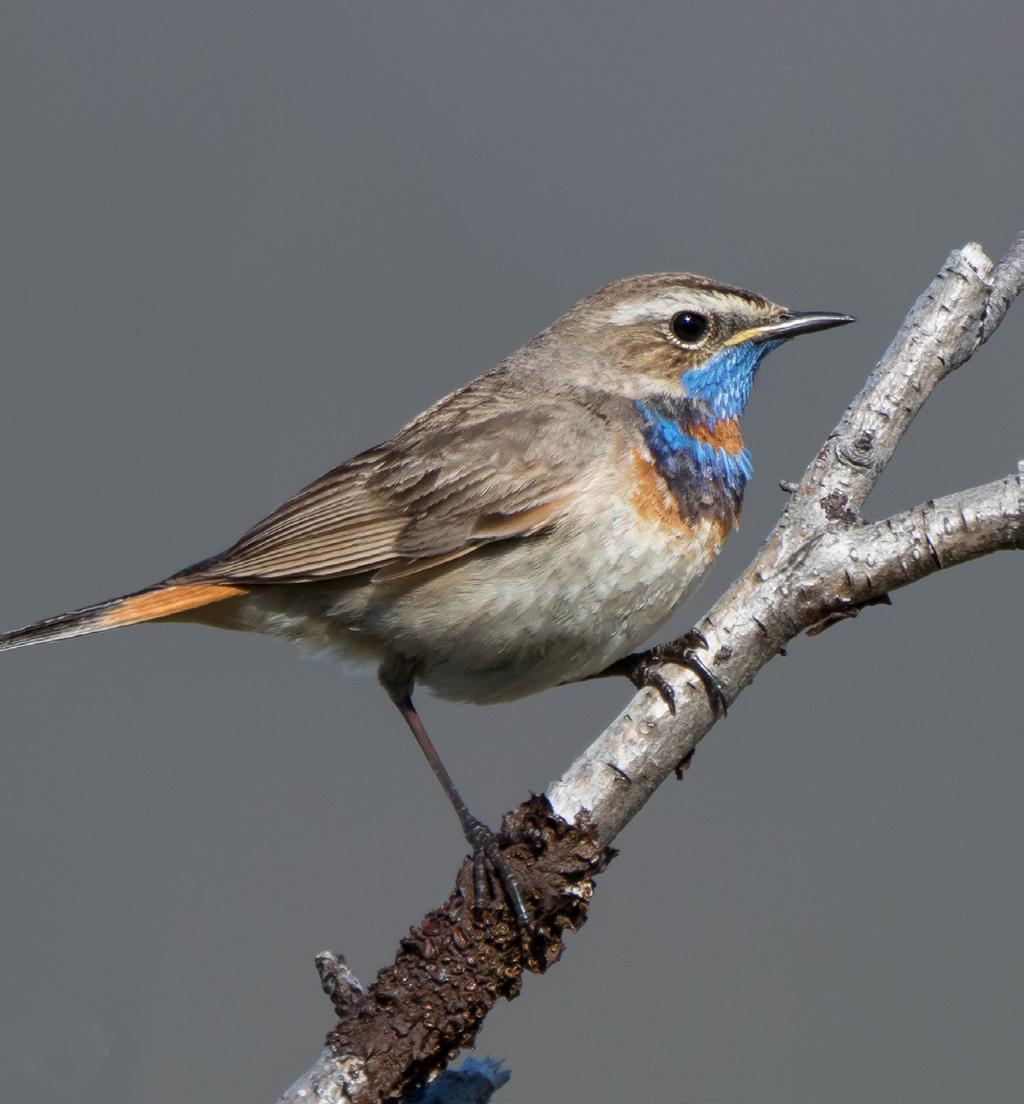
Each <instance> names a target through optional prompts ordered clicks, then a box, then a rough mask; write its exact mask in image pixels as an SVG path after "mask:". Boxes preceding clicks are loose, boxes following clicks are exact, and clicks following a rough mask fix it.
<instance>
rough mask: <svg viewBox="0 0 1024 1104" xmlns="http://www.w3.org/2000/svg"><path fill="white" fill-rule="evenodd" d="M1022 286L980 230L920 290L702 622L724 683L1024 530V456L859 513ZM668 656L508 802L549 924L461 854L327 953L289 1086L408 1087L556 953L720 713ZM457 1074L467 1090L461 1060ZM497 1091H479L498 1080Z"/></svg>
mask: <svg viewBox="0 0 1024 1104" xmlns="http://www.w3.org/2000/svg"><path fill="white" fill-rule="evenodd" d="M1022 289H1024V234H1021V235H1019V236H1018V238H1017V240H1016V242H1015V243H1014V246H1013V248H1012V249H1011V250H1010V253H1009V254H1008V255H1007V257H1006V259H1005V260H1003V261H1002V262H1001V263H1000V264H999V265H998V266H995V267H994V268H993V266H992V264H991V262H990V261H989V260H988V258H987V257H986V256H985V254H984V253H983V252H982V250H981V249H980V247H978V246H977V245H967V246H964V248H963V249H960V250H957V251H955V252H954V253H952V254H951V255H950V257H949V259H948V260H947V262H946V264H945V265H944V266H943V268H942V270H941V271H940V273H939V274H938V276H937V277H936V278H935V280H934V281H933V282H932V284H931V286H930V287H929V288H928V290H927V291H926V292H925V294H924V295H922V296H921V298H920V299H919V300H918V302H917V303H916V304H915V305H914V307H913V309H912V310H911V312H910V313H909V315H908V316H907V319H906V320H905V322H904V323H903V325H902V327H901V328H900V331H899V333H898V334H897V335H896V337H895V338H894V340H893V342H892V344H891V345H890V346H889V349H888V350H887V351H886V353H885V354H884V356H883V357H882V359H881V361H880V362H879V364H878V365H877V367H876V368H875V369H874V371H873V372H872V373H871V375H870V376H869V378H868V380H867V383H866V384H865V386H864V388H863V390H862V391H861V393H860V394H859V395H858V396H857V397H856V398H855V399H854V401H853V402H852V403H851V405H850V406H849V408H848V409H847V410H846V412H845V414H844V415H843V418H842V419H841V421H840V422H839V424H838V426H837V427H836V428H835V430H834V431H833V432H832V433H831V434H830V435H829V438H828V440H827V441H826V442H825V443H824V445H823V446H822V448H821V449H820V451H819V452H818V454H817V456H816V457H815V458H814V459H813V460H812V461H811V464H810V465H809V467H808V469H807V471H806V472H805V474H804V477H803V479H802V480H801V482H800V483H799V485H796V486H790V485H787V487H786V488H785V489H786V490H788V491H790V497H789V501H788V502H787V505H786V508H785V509H784V511H783V513H782V516H781V518H780V519H779V521H778V523H777V524H776V526H775V528H774V529H773V530H772V532H771V533H770V534H769V536H768V538H767V540H766V541H765V543H764V545H763V546H762V548H761V550H760V551H759V552H758V554H757V556H756V557H755V559H754V561H753V563H752V564H751V565H750V566H749V567H748V568H747V570H746V571H745V572H744V573H743V574H742V575H741V576H740V577H739V578H738V579H737V580H736V581H735V582H734V583H733V584H732V586H731V587H730V588H729V590H728V591H727V592H726V593H725V595H723V597H722V598H721V599H720V600H719V601H718V602H717V603H716V604H715V606H714V607H713V608H712V610H711V611H710V612H709V613H708V615H707V616H706V617H705V618H704V619H703V620H702V621H701V622H700V625H699V628H700V629H701V631H702V632H703V633H704V635H705V636H706V637H707V640H708V643H709V651H708V655H709V657H710V664H711V666H712V668H713V670H714V672H715V675H716V677H717V678H718V679H719V680H720V681H721V683H722V684H723V686H724V688H725V690H726V694H727V696H728V698H729V700H730V701H731V700H733V699H734V698H735V697H736V695H737V694H739V693H740V692H741V691H742V689H743V688H744V687H745V686H747V685H748V684H749V683H750V682H751V681H752V680H753V678H754V677H755V676H756V674H757V673H758V671H760V669H761V668H762V667H763V666H764V665H765V664H766V663H768V662H769V660H771V659H772V658H773V657H774V656H775V655H777V654H779V652H780V651H781V650H782V649H783V648H784V646H785V645H786V643H787V642H788V641H789V640H791V639H792V638H793V637H794V636H796V635H797V634H799V633H800V632H803V631H808V630H809V631H811V632H814V631H818V630H820V629H821V628H823V627H826V626H827V625H828V624H830V623H832V622H833V621H835V620H837V619H842V618H843V617H846V616H851V615H854V614H856V613H857V612H858V611H859V610H860V609H862V608H863V607H864V606H866V605H869V604H872V603H874V602H878V601H883V600H885V596H886V595H887V594H888V592H889V591H891V590H895V589H896V588H898V587H902V586H907V585H909V584H910V583H913V582H915V581H917V580H918V579H921V578H923V577H924V576H926V575H929V574H932V573H933V572H935V571H939V570H942V569H945V568H948V567H952V566H954V565H956V564H959V563H963V562H965V561H966V560H969V559H973V558H975V557H977V556H982V555H986V554H988V553H990V552H995V551H998V550H1002V549H1014V548H1015V549H1020V548H1024V475H1022V474H1021V472H1018V473H1016V474H1010V475H1007V476H1005V477H1004V478H1002V479H999V480H996V481H994V482H992V483H989V484H987V485H985V486H982V487H976V488H973V489H972V490H967V491H963V492H960V493H958V494H954V495H949V496H947V497H945V498H942V499H939V500H936V501H929V502H926V503H924V504H922V505H920V506H917V507H915V508H913V509H911V510H907V511H906V512H904V513H901V514H898V515H895V516H894V517H891V518H887V519H884V520H882V521H877V522H873V523H868V522H866V521H864V520H863V519H862V518H861V516H860V511H861V507H862V505H863V503H864V500H865V498H866V497H867V495H868V493H869V492H870V491H871V489H872V488H873V487H874V485H875V484H876V483H877V481H878V479H879V477H880V476H881V474H882V472H883V470H884V469H885V467H886V465H887V464H888V463H889V461H890V459H891V458H892V455H893V452H894V451H895V448H896V446H897V445H898V443H899V441H900V439H901V438H902V436H903V434H904V433H905V432H906V430H907V428H908V427H909V425H910V423H911V421H912V420H913V418H914V416H915V415H916V414H917V412H918V411H919V410H920V409H921V407H922V406H923V405H924V403H925V401H926V400H927V398H928V396H929V395H930V394H931V393H932V391H933V390H934V389H935V387H936V386H937V385H938V383H939V382H940V381H941V380H942V379H943V378H944V377H945V376H946V375H948V374H949V373H950V372H952V371H953V370H955V369H956V368H958V367H960V366H961V365H962V364H964V363H965V362H966V361H967V360H968V359H969V358H970V357H971V355H972V354H973V353H974V351H975V350H976V349H977V348H978V347H979V346H980V345H981V344H982V343H984V342H985V341H986V340H988V338H989V337H990V336H991V334H992V333H993V332H994V331H995V329H996V327H997V326H998V325H999V323H1000V321H1001V320H1002V318H1003V317H1004V316H1005V314H1006V311H1007V310H1008V309H1009V306H1010V304H1011V303H1012V301H1013V299H1014V298H1015V297H1016V296H1017V295H1018V294H1020V292H1021V291H1022ZM664 674H665V676H666V677H667V678H668V680H669V682H670V684H671V685H672V688H673V690H674V692H675V697H676V704H677V710H676V712H675V714H672V713H670V712H669V710H668V708H667V707H666V705H665V702H664V700H663V699H662V698H661V697H660V696H659V695H658V694H656V693H655V692H654V691H651V690H643V691H641V692H640V693H639V694H637V695H636V696H635V697H634V699H633V700H632V701H631V702H630V703H629V705H628V707H627V708H626V710H625V711H624V712H623V713H622V714H621V715H620V716H619V717H618V718H617V719H616V720H615V721H614V722H613V723H612V724H611V725H610V726H609V727H608V728H607V729H606V730H605V732H603V733H602V734H601V735H600V736H599V737H598V738H597V740H595V741H594V743H593V744H591V746H590V747H589V748H588V749H587V750H586V751H585V752H584V753H583V754H582V755H581V756H580V757H579V758H578V759H577V760H576V762H575V763H573V764H572V766H571V767H570V768H569V770H568V771H567V772H566V773H565V775H563V777H562V778H561V779H559V780H558V781H557V782H556V783H554V784H553V785H552V786H551V787H550V788H549V790H548V794H547V797H546V798H537V797H535V798H532V799H531V800H530V801H528V802H526V803H525V804H524V805H521V806H520V807H519V808H518V809H515V810H513V811H512V812H511V813H510V814H508V816H507V817H506V822H505V827H506V830H507V831H509V833H510V834H511V835H512V836H513V837H516V838H517V842H514V843H511V844H510V845H509V847H508V848H507V850H506V857H507V859H508V861H509V863H510V865H511V867H512V869H513V871H514V873H515V875H516V877H517V878H518V879H519V880H520V882H521V885H522V886H523V888H524V890H525V896H526V899H527V905H528V907H529V908H530V910H531V914H532V915H534V916H535V917H536V918H537V921H536V923H537V928H536V931H535V933H533V934H532V935H531V936H529V937H524V936H523V935H522V934H521V933H520V932H519V931H518V930H517V929H516V928H515V926H514V923H513V922H512V920H511V918H510V915H509V914H508V913H507V912H505V911H503V910H497V911H486V910H485V911H484V912H483V913H482V914H481V915H479V916H476V915H474V913H473V911H472V909H469V908H467V905H466V901H467V899H469V898H471V884H472V871H471V864H470V863H469V862H467V863H465V864H464V865H463V867H462V869H461V870H460V872H459V876H458V882H457V885H456V889H455V891H454V892H453V893H452V895H451V896H450V897H449V898H448V901H447V902H446V903H445V904H444V905H443V906H442V907H441V908H439V909H437V910H435V911H434V912H432V913H431V914H430V915H429V916H427V917H426V918H425V919H424V920H423V921H422V922H421V923H420V924H419V925H417V927H416V928H414V929H413V930H412V931H411V932H410V934H409V935H408V936H407V937H406V939H404V940H403V941H402V944H401V949H400V951H399V954H398V957H397V958H396V960H395V962H394V964H393V965H392V966H389V967H387V968H386V969H385V970H382V971H381V973H380V974H379V975H378V977H377V980H376V982H375V983H374V984H373V985H372V986H371V987H370V988H369V989H368V990H367V991H366V992H365V993H364V992H363V991H362V990H361V988H359V987H358V983H355V982H354V979H352V978H351V976H350V975H348V976H347V977H346V974H345V969H344V964H343V960H340V959H337V958H336V957H333V956H326V957H325V956H321V960H320V968H321V976H322V977H326V982H325V988H327V989H328V990H329V992H330V994H331V995H332V1000H333V1002H334V1005H335V1009H336V1011H337V1012H338V1015H339V1022H338V1025H337V1026H336V1027H335V1029H334V1030H333V1031H332V1032H331V1034H330V1035H329V1036H328V1045H327V1048H326V1049H325V1050H324V1051H323V1053H322V1054H321V1056H320V1058H319V1059H318V1060H317V1062H316V1063H315V1064H314V1065H313V1066H312V1067H311V1069H310V1070H309V1071H307V1073H306V1074H304V1075H303V1077H302V1078H300V1079H299V1081H298V1082H296V1084H295V1085H294V1086H292V1088H291V1089H289V1090H288V1091H287V1092H286V1093H285V1094H284V1095H283V1096H282V1097H281V1098H280V1099H281V1101H283V1102H285V1104H291V1102H296V1101H300V1100H305V1101H333V1102H345V1101H350V1102H352V1104H370V1102H377V1101H385V1100H389V1099H396V1098H398V1097H400V1096H401V1095H402V1093H403V1092H405V1091H406V1090H407V1089H409V1088H410V1086H415V1085H416V1084H417V1083H419V1082H422V1081H423V1080H424V1079H425V1078H428V1077H429V1076H431V1075H432V1074H433V1073H434V1072H436V1071H437V1070H439V1069H441V1068H443V1066H444V1064H445V1063H446V1062H447V1061H448V1060H449V1059H450V1058H451V1057H453V1056H454V1055H455V1054H456V1053H457V1052H458V1051H459V1050H460V1049H461V1048H463V1047H465V1046H467V1045H469V1044H470V1043H471V1042H472V1040H473V1039H474V1037H475V1035H476V1032H477V1030H478V1028H479V1026H480V1024H481V1022H482V1021H483V1018H484V1016H485V1015H486V1014H487V1011H488V1010H489V1009H490V1008H491V1007H492V1006H493V1004H494V1003H495V1002H496V1001H497V999H498V998H499V997H508V998H511V997H513V996H515V995H516V994H517V993H518V991H519V987H520V984H521V979H522V974H523V971H524V970H531V971H533V972H538V973H539V972H543V971H544V970H545V969H546V968H547V966H549V965H550V964H551V963H552V962H554V961H555V960H557V958H558V957H559V955H560V954H561V952H562V949H563V945H562V934H563V932H564V931H566V930H570V931H572V930H575V929H576V928H578V927H579V925H580V924H582V923H583V921H584V920H585V918H586V912H587V907H588V904H589V901H590V897H591V894H592V892H593V877H594V875H595V874H597V873H598V872H599V871H600V870H602V869H603V868H604V866H605V865H606V864H607V862H608V860H609V858H610V857H611V852H610V851H609V850H608V845H609V844H610V843H611V841H612V840H613V839H614V838H615V836H616V835H617V834H618V832H619V831H621V829H622V828H623V827H624V826H625V824H627V823H628V822H629V820H630V819H631V818H632V817H633V816H635V815H636V813H637V812H638V811H639V810H640V808H641V807H642V806H643V805H644V803H645V802H646V801H647V799H648V798H649V797H650V796H651V794H652V793H653V792H654V790H655V789H656V788H657V787H658V786H659V785H660V784H661V783H662V782H663V781H664V780H665V779H666V778H667V777H668V776H669V775H670V774H672V773H673V771H674V770H675V768H676V767H677V766H678V765H679V763H680V762H682V761H684V760H685V759H686V758H687V756H688V755H690V754H691V753H692V752H693V750H694V748H695V747H696V745H697V743H698V742H699V741H700V740H701V739H702V738H703V737H704V736H705V735H706V734H707V732H708V731H709V730H710V729H711V727H712V726H713V724H714V723H715V720H716V718H715V716H714V715H713V713H712V711H711V708H710V706H709V704H708V700H707V696H706V693H705V691H704V688H703V686H702V685H701V684H700V682H699V681H698V680H697V679H696V678H695V677H694V676H693V675H692V674H691V673H690V672H688V671H685V670H683V669H681V668H678V667H673V666H668V667H666V668H665V669H664ZM444 1076H445V1075H442V1078H444ZM439 1081H441V1083H440V1084H439V1083H437V1082H435V1086H434V1087H435V1089H437V1090H438V1092H437V1096H436V1099H437V1100H439V1101H442V1100H445V1099H446V1096H445V1092H444V1090H443V1084H444V1082H443V1080H442V1079H439ZM448 1084H449V1085H450V1087H451V1091H452V1093H455V1092H456V1091H459V1086H458V1085H457V1084H456V1080H455V1079H454V1078H453V1079H452V1080H451V1081H450V1082H448ZM484 1092H485V1095H482V1096H480V1097H478V1098H477V1099H481V1100H484V1099H487V1095H486V1090H484ZM407 1099H410V1100H411V1099H412V1097H411V1096H409V1097H407ZM450 1099H452V1100H454V1099H455V1096H454V1095H453V1096H452V1097H451V1098H450Z"/></svg>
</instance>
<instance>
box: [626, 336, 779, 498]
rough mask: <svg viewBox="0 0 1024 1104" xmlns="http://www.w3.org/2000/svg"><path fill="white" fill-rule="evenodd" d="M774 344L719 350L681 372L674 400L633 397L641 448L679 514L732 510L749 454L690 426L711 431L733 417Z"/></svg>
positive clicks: (748, 473) (748, 471)
mask: <svg viewBox="0 0 1024 1104" xmlns="http://www.w3.org/2000/svg"><path fill="white" fill-rule="evenodd" d="M779 344H781V343H780V342H778V341H765V342H762V343H759V344H754V343H753V342H751V341H746V342H744V343H743V344H742V345H735V346H730V347H727V348H725V349H721V350H719V352H717V353H716V354H715V355H714V356H713V357H712V358H711V359H710V360H709V361H708V362H707V363H706V364H702V365H701V366H700V367H699V368H693V369H691V370H690V371H689V372H684V373H683V375H682V376H681V377H680V382H681V384H682V386H683V392H684V393H683V395H682V396H681V397H680V398H679V399H678V400H669V399H665V398H658V399H652V400H648V401H644V400H640V399H638V400H637V402H636V408H637V410H638V411H639V413H640V416H641V417H642V418H643V434H644V439H645V440H646V442H647V447H648V448H649V449H650V450H651V455H652V457H653V458H654V461H655V464H656V466H657V468H658V471H659V473H660V474H661V476H662V478H663V479H664V480H665V481H666V483H667V484H668V486H669V488H670V490H671V491H672V494H673V496H674V498H675V499H676V502H677V503H678V505H679V508H680V511H681V513H682V514H683V515H684V516H688V517H691V518H692V517H696V516H699V515H703V514H707V513H711V514H712V515H715V516H721V517H722V518H723V519H726V518H730V517H731V518H733V519H734V518H735V517H736V516H737V515H738V512H739V505H740V501H741V500H742V497H743V491H744V488H745V487H746V484H747V480H748V479H749V478H750V476H751V474H752V473H753V465H752V464H751V462H750V453H749V452H747V450H746V449H741V450H740V451H739V452H730V451H728V450H727V449H725V448H721V447H719V446H717V445H715V444H712V443H711V442H709V441H706V440H703V439H702V437H703V436H704V434H702V435H700V436H695V435H694V434H693V432H692V430H694V429H696V428H697V427H698V426H703V427H706V428H707V429H708V430H711V431H713V430H714V428H715V426H716V425H717V423H718V422H720V421H729V420H731V419H733V418H738V417H739V416H740V414H742V413H743V410H744V408H745V407H746V405H747V400H748V399H749V398H750V391H751V388H752V387H753V385H754V376H755V374H756V373H757V369H758V366H759V365H760V363H761V360H762V358H763V357H764V356H766V355H767V354H768V353H770V352H771V351H772V349H774V348H777V347H778V345H779Z"/></svg>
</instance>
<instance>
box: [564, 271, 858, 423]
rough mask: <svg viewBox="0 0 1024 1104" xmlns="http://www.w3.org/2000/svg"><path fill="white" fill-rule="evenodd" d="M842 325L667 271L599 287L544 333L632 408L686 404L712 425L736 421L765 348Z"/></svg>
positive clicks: (837, 318) (834, 317)
mask: <svg viewBox="0 0 1024 1104" xmlns="http://www.w3.org/2000/svg"><path fill="white" fill-rule="evenodd" d="M852 321H854V320H853V319H852V318H851V317H849V315H845V314H830V313H825V312H822V311H793V310H788V309H787V308H786V307H782V306H779V304H777V303H772V302H771V301H769V300H768V299H764V298H762V297H761V296H760V295H755V294H753V293H752V292H749V291H743V290H742V289H740V288H736V287H730V286H729V285H728V284H719V283H715V282H714V281H712V280H708V279H706V278H705V277H703V276H694V275H692V274H691V273H686V272H667V273H658V274H655V275H649V276H631V277H629V278H628V279H625V280H619V281H617V282H616V283H613V284H608V285H607V286H606V287H603V288H601V290H600V291H597V292H595V293H594V294H593V295H591V296H589V297H588V298H586V299H584V300H582V301H581V302H580V303H578V304H577V305H576V306H575V307H573V309H572V310H571V311H569V313H568V314H566V315H565V316H564V317H563V318H562V319H560V320H559V322H557V323H556V324H555V326H554V327H552V330H551V331H549V332H551V333H552V335H555V334H558V336H559V337H561V338H563V339H564V338H566V337H568V338H569V340H570V341H571V342H572V343H573V344H574V345H576V346H577V347H578V348H580V347H582V348H586V349H588V350H590V351H594V352H597V354H598V355H597V358H596V363H595V367H596V369H597V371H598V372H599V373H600V374H601V376H602V377H603V381H602V382H603V383H604V384H605V385H606V386H611V387H613V388H614V389H615V390H617V391H620V392H624V393H626V394H628V395H630V396H631V397H633V398H638V399H643V398H654V397H657V396H659V395H661V396H665V397H668V396H674V397H690V398H691V399H694V400H697V401H698V402H699V403H701V404H702V405H703V406H704V407H705V408H706V409H707V412H708V415H709V417H710V418H711V419H712V420H714V419H727V418H735V417H738V416H739V415H740V414H741V413H742V412H743V408H744V407H745V406H746V404H747V399H748V398H749V396H750V389H751V386H752V385H753V382H754V376H755V374H756V373H757V369H758V366H759V365H760V363H761V360H762V359H763V358H764V357H765V355H766V354H767V353H769V352H770V351H771V350H772V349H775V348H777V347H778V346H779V345H780V344H781V343H782V342H784V341H788V340H789V339H790V338H791V337H796V336H797V335H798V334H805V333H813V332H814V331H816V330H825V329H829V328H831V327H832V326H842V325H845V324H846V323H847V322H852ZM609 377H611V378H609Z"/></svg>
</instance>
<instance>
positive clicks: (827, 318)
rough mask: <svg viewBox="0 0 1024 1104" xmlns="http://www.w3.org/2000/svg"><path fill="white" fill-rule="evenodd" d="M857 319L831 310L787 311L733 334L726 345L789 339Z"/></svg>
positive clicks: (843, 324)
mask: <svg viewBox="0 0 1024 1104" xmlns="http://www.w3.org/2000/svg"><path fill="white" fill-rule="evenodd" d="M856 321H857V319H856V318H851V316H850V315H848V314H832V313H831V312H830V311H786V312H785V313H784V314H783V315H782V317H781V318H779V319H778V321H776V322H769V323H767V324H766V325H764V326H754V327H752V328H751V329H749V330H741V331H740V332H739V333H738V334H733V336H732V337H730V338H729V340H728V341H727V342H726V345H740V344H742V343H743V342H744V341H753V342H755V343H756V344H760V343H761V342H763V341H788V340H789V338H791V337H797V336H798V335H799V334H806V333H814V332H815V331H816V330H830V329H832V327H833V326H845V325H846V324H847V322H856Z"/></svg>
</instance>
